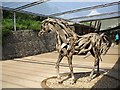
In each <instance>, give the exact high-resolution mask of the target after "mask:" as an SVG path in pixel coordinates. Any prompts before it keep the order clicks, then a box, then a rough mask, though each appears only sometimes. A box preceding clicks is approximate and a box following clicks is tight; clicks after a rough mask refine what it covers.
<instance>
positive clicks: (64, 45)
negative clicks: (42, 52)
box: [39, 18, 111, 83]
mask: <svg viewBox="0 0 120 90" xmlns="http://www.w3.org/2000/svg"><path fill="white" fill-rule="evenodd" d="M50 31H54V32H56V38H57V42H56V49H57V51H58V53H59V56H58V60H57V62H56V65H55V67H56V69H57V78H58V79H60V74H59V64H60V62H61V60H62V59H63V57H64V56H66V57H67V59H68V64H69V68H70V74H71V77H72V83H75V81H76V80H75V77H74V73H73V66H72V57H73V55H75V54H77V55H78V54H81V53H87V52H90V53H91V54H92V56H93V57H94V58H95V60H94V67H93V70H92V72H91V74H90V80H91V79H92V76H93V74H94V72H95V68H96V67H97V74H99V61H100V60H102V59H101V54H104V55H105V54H106V52H107V51H108V49H109V48H110V46H111V41H110V40H109V38H108V37H107V36H106V35H104V34H100V35H99V34H97V33H89V34H86V35H82V36H79V35H77V34H76V33H75V32H74V31H73V30H72V29H71V28H70V26H69V24H68V22H66V21H64V20H60V19H52V18H48V19H46V20H44V21H43V22H42V30H41V31H40V32H39V35H43V34H44V33H46V32H50ZM61 83H62V82H61Z"/></svg>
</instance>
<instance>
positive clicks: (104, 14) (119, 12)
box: [68, 11, 120, 20]
mask: <svg viewBox="0 0 120 90" xmlns="http://www.w3.org/2000/svg"><path fill="white" fill-rule="evenodd" d="M116 13H118V15H119V14H120V11H118V12H110V13H102V14H97V15H90V16H84V17H75V18H70V19H68V20H75V19H84V18H92V17H97V16H106V15H112V14H116Z"/></svg>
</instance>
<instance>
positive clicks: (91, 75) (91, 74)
mask: <svg viewBox="0 0 120 90" xmlns="http://www.w3.org/2000/svg"><path fill="white" fill-rule="evenodd" d="M91 54H92V55H93V56H94V57H95V60H94V66H93V69H92V72H91V73H90V78H89V80H88V81H91V80H92V78H93V75H94V72H95V68H96V66H97V63H98V62H97V61H98V58H97V53H96V52H95V49H94V48H93V51H91ZM98 68H99V66H98Z"/></svg>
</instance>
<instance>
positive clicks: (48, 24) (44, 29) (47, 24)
mask: <svg viewBox="0 0 120 90" xmlns="http://www.w3.org/2000/svg"><path fill="white" fill-rule="evenodd" d="M54 23H55V21H54V19H51V18H48V19H45V20H44V21H42V25H41V31H40V32H39V34H38V35H39V36H41V35H43V34H44V33H49V32H50V31H53V30H54Z"/></svg>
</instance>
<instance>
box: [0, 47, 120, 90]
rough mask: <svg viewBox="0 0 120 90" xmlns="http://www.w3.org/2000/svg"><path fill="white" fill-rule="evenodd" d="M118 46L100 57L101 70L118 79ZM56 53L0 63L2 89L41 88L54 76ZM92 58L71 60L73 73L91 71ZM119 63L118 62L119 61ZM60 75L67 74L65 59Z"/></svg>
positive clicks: (78, 57)
mask: <svg viewBox="0 0 120 90" xmlns="http://www.w3.org/2000/svg"><path fill="white" fill-rule="evenodd" d="M118 55H119V53H118V46H114V47H111V49H110V50H109V52H108V53H107V55H106V56H102V58H103V61H102V62H100V68H101V70H104V71H106V72H108V71H109V72H108V74H110V75H111V76H114V77H116V78H118V64H120V63H118ZM57 56H58V53H57V52H56V51H54V52H51V53H45V54H39V55H35V56H29V57H24V58H16V59H13V60H5V61H1V62H0V63H2V68H1V69H2V72H1V74H2V80H1V81H2V88H41V85H40V84H41V81H42V80H44V79H45V78H48V77H50V76H55V75H56V72H55V68H54V67H55V62H56V60H57ZM93 61H94V58H93V57H92V56H91V55H90V56H88V57H85V56H82V55H81V56H80V55H79V56H77V55H75V56H74V58H73V66H74V72H86V71H91V68H92V67H93ZM119 61H120V60H119ZM111 70H112V71H111ZM60 71H61V73H63V72H69V68H68V65H67V59H66V58H64V60H63V61H62V62H61V68H60Z"/></svg>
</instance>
